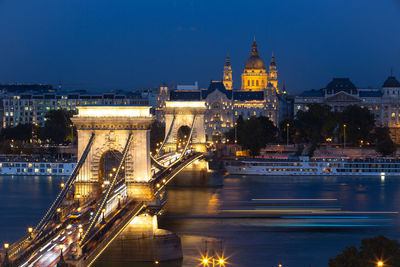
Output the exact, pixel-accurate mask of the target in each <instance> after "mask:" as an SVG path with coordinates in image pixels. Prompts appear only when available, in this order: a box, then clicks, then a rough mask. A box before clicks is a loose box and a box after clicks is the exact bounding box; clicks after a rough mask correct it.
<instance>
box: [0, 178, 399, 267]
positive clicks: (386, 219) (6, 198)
mask: <svg viewBox="0 0 400 267" xmlns="http://www.w3.org/2000/svg"><path fill="white" fill-rule="evenodd" d="M61 181H62V178H60V177H52V178H51V177H24V176H14V177H10V176H4V177H0V212H1V220H0V242H13V241H15V240H17V239H18V238H19V237H21V236H22V235H23V234H24V233H25V232H26V230H27V228H28V227H29V226H32V225H33V223H34V222H37V221H38V220H39V219H40V217H41V216H42V215H43V214H44V212H45V210H46V209H47V208H48V207H49V205H50V203H51V201H52V200H54V198H55V196H56V194H57V193H58V192H59V190H60V188H59V184H60V183H61ZM399 207H400V179H399V178H398V177H393V178H390V177H386V178H385V179H382V178H381V177H325V178H321V177H249V176H248V177H240V176H227V177H225V179H224V186H223V187H220V188H191V187H180V188H178V187H175V188H169V189H168V202H167V205H166V207H165V215H164V216H161V217H159V227H160V228H163V229H167V230H170V231H173V232H175V233H177V234H178V235H179V236H180V237H181V240H182V246H183V252H184V259H183V266H185V267H186V266H196V265H197V264H198V263H199V257H200V254H201V253H202V252H203V251H204V247H205V245H206V240H211V239H215V240H219V241H213V242H214V243H212V244H216V246H217V247H218V249H217V250H219V249H222V250H224V253H225V255H226V256H227V257H229V258H228V262H230V263H231V265H232V266H271V267H272V266H278V264H279V263H282V264H283V266H285V267H286V266H293V267H295V266H296V267H297V266H309V265H310V264H311V266H318V267H319V266H328V261H329V258H331V257H334V256H335V255H336V254H338V253H339V252H340V251H341V250H342V249H343V248H344V247H345V246H350V245H356V246H358V245H359V244H360V241H361V239H362V238H365V237H373V236H376V235H378V234H383V235H385V236H387V237H388V238H390V239H397V240H399V239H400V230H399V229H400V218H399V216H398V215H397V213H396V212H397V211H398V210H399ZM309 212H312V213H311V214H312V215H313V217H310V216H308V214H309ZM315 214H317V216H316V215H315ZM318 214H321V216H319V215H318ZM208 244H209V243H208ZM208 246H210V245H208ZM113 266H117V265H113ZM135 266H141V265H135ZM143 266H148V265H143ZM158 266H164V265H163V264H159V265H158ZM165 266H167V265H165Z"/></svg>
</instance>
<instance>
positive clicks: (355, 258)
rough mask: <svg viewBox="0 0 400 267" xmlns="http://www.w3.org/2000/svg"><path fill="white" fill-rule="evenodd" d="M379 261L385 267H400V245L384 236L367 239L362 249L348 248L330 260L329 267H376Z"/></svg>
mask: <svg viewBox="0 0 400 267" xmlns="http://www.w3.org/2000/svg"><path fill="white" fill-rule="evenodd" d="M379 260H382V261H384V263H385V266H393V267H394V266H400V264H399V263H400V243H399V242H397V241H396V240H390V239H388V238H386V237H384V236H376V237H374V238H365V239H363V240H362V241H361V246H360V249H357V248H356V247H354V246H351V247H346V248H345V249H344V250H343V252H342V253H341V254H339V255H337V256H336V257H335V258H332V259H330V260H329V267H360V266H363V267H376V266H377V262H378V261H379Z"/></svg>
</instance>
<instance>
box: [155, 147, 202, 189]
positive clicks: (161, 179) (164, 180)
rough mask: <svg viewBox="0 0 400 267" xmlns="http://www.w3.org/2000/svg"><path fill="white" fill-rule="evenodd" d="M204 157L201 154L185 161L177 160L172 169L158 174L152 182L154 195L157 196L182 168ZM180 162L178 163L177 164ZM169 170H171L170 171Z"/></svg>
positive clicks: (196, 154)
mask: <svg viewBox="0 0 400 267" xmlns="http://www.w3.org/2000/svg"><path fill="white" fill-rule="evenodd" d="M202 157H204V154H203V153H195V154H193V155H191V156H189V157H188V158H187V159H185V161H183V162H182V161H181V160H178V161H177V162H175V165H176V166H174V168H173V169H171V168H169V169H166V170H165V171H163V172H161V173H159V175H157V176H156V177H155V178H154V179H153V180H152V181H151V184H152V188H153V189H154V195H157V194H158V193H159V192H160V191H161V190H162V189H163V188H164V187H165V186H166V185H167V184H168V183H169V182H170V181H171V180H172V179H173V178H174V177H175V176H176V175H177V174H178V173H179V172H181V171H182V170H183V169H184V168H186V167H187V166H189V165H190V164H192V163H193V162H195V161H196V160H199V159H201V158H202ZM179 162H180V163H179ZM170 169H171V170H170Z"/></svg>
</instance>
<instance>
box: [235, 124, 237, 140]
mask: <svg viewBox="0 0 400 267" xmlns="http://www.w3.org/2000/svg"><path fill="white" fill-rule="evenodd" d="M235 144H237V122H235Z"/></svg>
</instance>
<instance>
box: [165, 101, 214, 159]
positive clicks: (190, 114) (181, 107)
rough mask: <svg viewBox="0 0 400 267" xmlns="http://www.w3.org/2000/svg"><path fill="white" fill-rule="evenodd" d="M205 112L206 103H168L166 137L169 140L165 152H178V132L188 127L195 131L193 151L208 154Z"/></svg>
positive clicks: (192, 144)
mask: <svg viewBox="0 0 400 267" xmlns="http://www.w3.org/2000/svg"><path fill="white" fill-rule="evenodd" d="M205 112H206V104H205V101H166V102H165V136H166V138H167V140H166V143H165V146H164V149H165V151H167V152H171V151H175V150H176V144H177V138H178V131H179V129H180V128H181V127H182V126H187V127H189V128H190V129H191V130H192V131H193V132H192V142H191V147H192V149H193V150H194V151H197V152H206V151H207V148H206V132H205V125H204V114H205Z"/></svg>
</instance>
